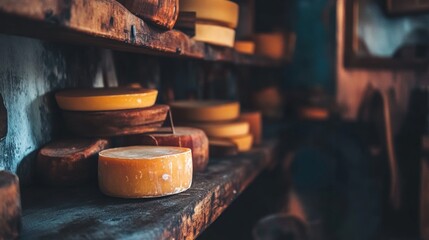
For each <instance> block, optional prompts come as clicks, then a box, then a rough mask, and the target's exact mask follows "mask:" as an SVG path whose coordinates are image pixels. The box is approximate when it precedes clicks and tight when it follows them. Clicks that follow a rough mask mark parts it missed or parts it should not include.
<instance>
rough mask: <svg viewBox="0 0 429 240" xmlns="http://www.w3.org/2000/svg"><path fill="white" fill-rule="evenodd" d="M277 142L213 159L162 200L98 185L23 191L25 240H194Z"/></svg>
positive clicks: (258, 170)
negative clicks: (125, 195)
mask: <svg viewBox="0 0 429 240" xmlns="http://www.w3.org/2000/svg"><path fill="white" fill-rule="evenodd" d="M272 146H273V145H272V144H271V145H270V146H269V147H268V146H266V147H261V148H258V149H255V150H253V151H251V152H249V153H247V154H245V155H240V156H236V157H231V158H225V159H212V160H213V161H211V163H210V164H209V167H208V168H207V171H206V172H203V173H196V174H195V176H194V181H193V184H192V187H191V189H190V190H188V191H186V192H184V193H181V194H178V195H174V196H170V197H165V198H158V199H149V200H148V199H146V200H135V199H134V200H132V199H131V200H130V199H118V198H110V197H106V196H104V195H102V194H101V193H100V191H99V190H98V189H97V188H96V186H95V185H94V186H88V187H80V188H69V189H52V188H51V189H50V188H41V187H32V188H29V189H23V191H22V192H23V230H22V234H21V238H23V239H28V238H31V239H37V238H39V239H40V238H49V239H82V238H85V239H118V238H127V239H194V238H196V237H197V236H198V235H199V234H200V233H201V232H202V231H204V229H206V228H207V227H208V226H209V225H210V224H211V223H212V222H213V221H214V220H215V219H216V218H217V217H218V216H219V215H220V214H221V213H222V212H223V211H224V210H225V209H226V208H227V207H228V206H229V205H230V203H231V202H232V201H233V200H234V199H235V198H236V197H237V196H238V195H239V194H240V193H241V192H242V191H243V190H244V189H245V188H246V187H247V186H248V185H249V184H250V183H251V182H252V181H253V180H254V179H255V177H256V176H257V175H258V174H260V173H261V171H262V170H264V169H265V168H266V167H267V166H268V165H269V164H270V162H271V161H272V160H273V157H272V151H273V148H272Z"/></svg>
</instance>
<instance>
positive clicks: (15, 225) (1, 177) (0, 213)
mask: <svg viewBox="0 0 429 240" xmlns="http://www.w3.org/2000/svg"><path fill="white" fill-rule="evenodd" d="M20 228H21V200H20V193H19V180H18V177H17V176H16V175H15V174H12V173H10V172H6V171H0V239H17V238H18V235H19V231H20Z"/></svg>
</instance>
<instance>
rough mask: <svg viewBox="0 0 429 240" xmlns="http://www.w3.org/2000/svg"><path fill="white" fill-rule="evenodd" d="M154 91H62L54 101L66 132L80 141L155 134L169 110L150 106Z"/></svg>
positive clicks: (165, 107) (101, 89) (155, 91)
mask: <svg viewBox="0 0 429 240" xmlns="http://www.w3.org/2000/svg"><path fill="white" fill-rule="evenodd" d="M157 95H158V91H157V90H150V89H143V88H93V89H80V90H65V91H61V92H58V93H57V94H56V95H55V97H56V99H57V103H58V105H59V107H60V108H61V109H63V110H64V111H63V116H64V120H65V123H66V125H67V127H68V128H69V130H70V131H71V132H73V133H74V134H76V135H79V136H84V137H111V136H121V135H131V134H140V133H145V132H151V131H155V130H157V129H158V128H160V127H161V126H162V124H163V123H164V121H165V119H166V117H167V113H168V111H169V107H168V106H165V105H154V104H155V101H156V97H157Z"/></svg>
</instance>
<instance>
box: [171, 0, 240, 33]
mask: <svg viewBox="0 0 429 240" xmlns="http://www.w3.org/2000/svg"><path fill="white" fill-rule="evenodd" d="M179 9H180V11H182V12H195V13H196V15H197V20H204V21H207V22H211V23H214V24H217V25H223V26H226V27H229V28H236V27H237V23H238V11H239V7H238V4H237V3H234V2H231V1H226V0H207V1H204V0H180V1H179Z"/></svg>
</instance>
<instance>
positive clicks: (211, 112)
mask: <svg viewBox="0 0 429 240" xmlns="http://www.w3.org/2000/svg"><path fill="white" fill-rule="evenodd" d="M170 107H171V111H172V113H173V116H174V119H175V120H177V121H179V122H186V121H198V122H210V121H228V120H233V119H236V118H237V117H238V116H239V114H240V104H239V103H238V102H230V101H221V100H208V101H177V102H173V103H171V104H170Z"/></svg>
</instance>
